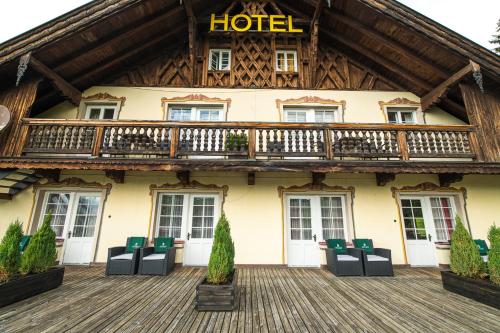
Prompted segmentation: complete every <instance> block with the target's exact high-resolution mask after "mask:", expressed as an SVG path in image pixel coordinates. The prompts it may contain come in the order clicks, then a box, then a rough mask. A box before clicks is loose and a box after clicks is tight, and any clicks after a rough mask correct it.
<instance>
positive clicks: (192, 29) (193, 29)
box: [184, 0, 198, 86]
mask: <svg viewBox="0 0 500 333" xmlns="http://www.w3.org/2000/svg"><path fill="white" fill-rule="evenodd" d="M184 8H185V9H186V15H187V19H188V39H189V60H190V62H191V68H192V69H191V85H192V86H194V85H195V80H196V54H197V47H196V45H197V39H198V31H197V25H198V23H197V22H196V16H195V15H194V11H193V4H192V2H191V0H184Z"/></svg>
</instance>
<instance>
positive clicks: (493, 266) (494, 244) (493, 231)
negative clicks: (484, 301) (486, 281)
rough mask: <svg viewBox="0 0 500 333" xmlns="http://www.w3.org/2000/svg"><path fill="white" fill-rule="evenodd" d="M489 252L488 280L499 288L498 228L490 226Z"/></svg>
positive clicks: (499, 237) (499, 233) (499, 253)
mask: <svg viewBox="0 0 500 333" xmlns="http://www.w3.org/2000/svg"><path fill="white" fill-rule="evenodd" d="M488 240H489V241H490V251H489V252H488V269H489V271H490V280H491V281H492V282H493V283H495V284H497V285H499V286H500V228H499V227H497V226H496V225H492V226H491V228H490V230H489V232H488Z"/></svg>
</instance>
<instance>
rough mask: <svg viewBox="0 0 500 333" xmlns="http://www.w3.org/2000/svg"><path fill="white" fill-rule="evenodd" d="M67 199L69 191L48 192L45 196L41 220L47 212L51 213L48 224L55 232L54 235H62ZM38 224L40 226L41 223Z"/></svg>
mask: <svg viewBox="0 0 500 333" xmlns="http://www.w3.org/2000/svg"><path fill="white" fill-rule="evenodd" d="M69 199H70V194H69V193H50V194H49V197H48V198H47V205H46V206H45V212H44V214H43V220H45V218H46V217H47V216H48V215H49V214H52V219H51V221H50V226H51V227H52V230H54V232H55V233H56V237H64V235H63V232H64V224H65V223H66V217H67V216H66V215H67V212H68V204H69ZM43 220H42V221H43ZM39 226H41V224H40V225H39Z"/></svg>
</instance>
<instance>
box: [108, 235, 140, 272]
mask: <svg viewBox="0 0 500 333" xmlns="http://www.w3.org/2000/svg"><path fill="white" fill-rule="evenodd" d="M144 245H146V237H128V238H127V244H126V245H125V246H117V247H111V248H109V249H108V261H107V263H106V275H134V274H136V273H137V268H138V266H139V250H140V249H141V248H143V247H144Z"/></svg>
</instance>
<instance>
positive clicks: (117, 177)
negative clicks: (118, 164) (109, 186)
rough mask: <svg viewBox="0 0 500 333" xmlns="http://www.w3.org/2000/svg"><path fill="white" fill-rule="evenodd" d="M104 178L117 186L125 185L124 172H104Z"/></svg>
mask: <svg viewBox="0 0 500 333" xmlns="http://www.w3.org/2000/svg"><path fill="white" fill-rule="evenodd" d="M105 174H106V177H108V178H109V179H111V180H114V181H115V183H117V184H123V183H125V170H106V171H105Z"/></svg>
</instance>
